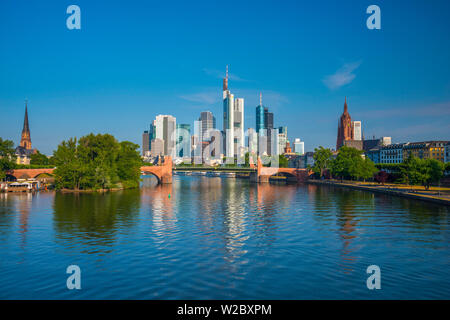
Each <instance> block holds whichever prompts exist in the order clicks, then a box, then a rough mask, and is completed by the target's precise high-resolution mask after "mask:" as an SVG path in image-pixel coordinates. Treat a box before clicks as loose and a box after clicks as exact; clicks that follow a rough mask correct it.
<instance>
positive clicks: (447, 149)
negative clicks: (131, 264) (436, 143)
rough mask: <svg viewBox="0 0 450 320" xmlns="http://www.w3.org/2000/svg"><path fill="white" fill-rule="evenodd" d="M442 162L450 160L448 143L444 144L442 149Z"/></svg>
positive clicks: (449, 145)
mask: <svg viewBox="0 0 450 320" xmlns="http://www.w3.org/2000/svg"><path fill="white" fill-rule="evenodd" d="M444 162H450V143H447V144H446V145H445V149H444Z"/></svg>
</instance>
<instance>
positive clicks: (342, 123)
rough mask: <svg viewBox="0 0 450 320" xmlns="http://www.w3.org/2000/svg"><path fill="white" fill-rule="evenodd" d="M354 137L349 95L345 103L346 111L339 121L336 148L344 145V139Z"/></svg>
mask: <svg viewBox="0 0 450 320" xmlns="http://www.w3.org/2000/svg"><path fill="white" fill-rule="evenodd" d="M353 139H354V132H353V125H352V118H351V117H350V114H349V113H348V107H347V97H346V98H345V103H344V113H342V116H341V118H340V119H339V123H338V134H337V141H336V150H339V148H340V147H342V146H343V145H344V141H346V140H353Z"/></svg>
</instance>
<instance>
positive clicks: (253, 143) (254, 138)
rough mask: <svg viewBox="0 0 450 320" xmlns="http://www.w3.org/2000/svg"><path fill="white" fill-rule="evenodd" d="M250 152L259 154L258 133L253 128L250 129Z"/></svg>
mask: <svg viewBox="0 0 450 320" xmlns="http://www.w3.org/2000/svg"><path fill="white" fill-rule="evenodd" d="M248 152H250V153H253V154H257V153H258V133H257V131H256V130H255V129H253V128H248Z"/></svg>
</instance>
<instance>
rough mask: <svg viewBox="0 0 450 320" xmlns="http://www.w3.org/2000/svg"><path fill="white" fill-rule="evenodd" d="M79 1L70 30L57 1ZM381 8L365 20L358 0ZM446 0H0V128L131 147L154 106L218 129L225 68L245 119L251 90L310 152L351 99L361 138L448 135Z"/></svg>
mask: <svg viewBox="0 0 450 320" xmlns="http://www.w3.org/2000/svg"><path fill="white" fill-rule="evenodd" d="M71 4H76V5H78V6H79V7H80V8H81V30H68V29H67V27H66V19H67V17H68V16H69V15H68V14H66V8H67V7H68V6H69V5H71ZM371 4H376V5H378V6H379V7H380V8H381V30H368V29H367V27H366V19H367V17H368V16H369V15H368V14H366V8H367V7H368V6H369V5H371ZM449 12H450V2H449V1H437V0H436V1H412V0H409V1H399V0H397V1H376V2H374V1H243V0H241V1H231V0H230V1H215V0H209V1H131V0H130V1H96V0H89V1H82V0H74V1H70V2H69V1H62V0H58V1H17V0H2V1H1V2H0V115H1V122H0V137H2V138H6V139H11V140H13V141H14V142H15V143H19V141H20V133H21V129H22V124H23V112H24V100H25V99H28V101H29V117H30V127H31V136H32V142H33V146H34V147H36V148H38V149H39V150H41V152H44V153H47V154H51V153H52V151H53V150H54V149H55V148H56V146H57V145H58V143H59V142H61V141H62V140H65V139H68V138H69V137H73V136H78V137H79V136H81V135H84V134H87V133H90V132H95V133H105V132H108V133H112V134H114V135H115V136H116V137H117V138H118V139H119V140H130V141H133V142H136V143H138V144H140V143H141V134H142V132H143V130H146V129H147V128H148V126H149V123H150V122H151V120H153V119H154V118H155V116H156V115H157V114H172V115H174V116H175V117H177V122H178V123H191V124H193V121H194V120H196V119H197V118H198V116H199V114H200V112H201V111H205V110H210V111H212V112H213V113H214V114H215V116H216V118H217V124H218V126H219V128H222V102H221V95H222V92H221V88H222V80H221V78H222V77H223V75H224V73H225V66H226V65H227V64H228V65H229V68H230V81H229V87H230V90H231V91H232V92H233V93H234V94H235V95H236V96H239V97H243V98H244V99H245V109H246V110H245V127H246V128H248V127H255V107H256V105H257V104H258V102H259V92H260V91H262V93H263V103H264V104H265V105H266V106H268V107H269V108H270V109H271V111H273V112H274V121H275V125H276V126H282V125H283V126H284V125H286V126H288V133H289V138H290V140H291V141H292V140H293V139H294V138H297V137H299V138H301V139H302V140H303V141H305V148H306V150H308V151H310V150H313V149H314V148H315V147H317V146H319V145H323V146H326V147H334V146H335V143H336V132H337V120H338V117H339V116H340V114H341V113H342V110H343V103H344V97H345V96H347V100H348V105H349V111H350V114H351V116H352V118H353V119H354V120H361V121H362V123H363V130H364V134H365V136H366V138H368V137H372V136H373V135H375V136H377V137H378V136H382V135H384V136H392V138H393V141H394V142H403V141H419V140H430V139H446V140H450V59H449V58H450V41H449V39H450V20H449V19H448V13H449Z"/></svg>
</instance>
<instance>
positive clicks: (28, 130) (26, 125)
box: [22, 100, 30, 134]
mask: <svg viewBox="0 0 450 320" xmlns="http://www.w3.org/2000/svg"><path fill="white" fill-rule="evenodd" d="M24 132H28V134H29V133H30V125H29V124H28V101H27V100H25V118H24V120H23V130H22V133H24Z"/></svg>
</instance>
